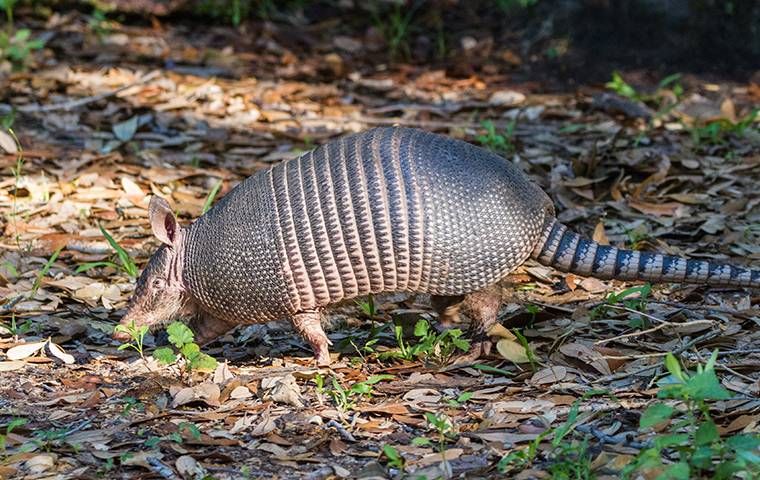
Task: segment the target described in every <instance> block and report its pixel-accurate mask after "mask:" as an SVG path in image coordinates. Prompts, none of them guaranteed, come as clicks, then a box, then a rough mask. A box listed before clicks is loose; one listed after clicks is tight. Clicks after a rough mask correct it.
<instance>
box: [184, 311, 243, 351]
mask: <svg viewBox="0 0 760 480" xmlns="http://www.w3.org/2000/svg"><path fill="white" fill-rule="evenodd" d="M188 326H189V327H190V330H192V331H193V336H194V340H195V343H197V344H198V345H205V344H207V343H210V342H213V341H214V340H216V339H217V338H219V337H221V336H222V335H224V334H225V333H227V332H229V331H230V330H232V328H233V327H234V325H231V324H229V323H227V322H225V321H224V320H220V319H218V318H214V317H212V316H210V315H207V314H205V313H200V314H198V315H196V316H194V317H193V318H192V319H191V320H190V322H188Z"/></svg>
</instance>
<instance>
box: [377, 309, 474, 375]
mask: <svg viewBox="0 0 760 480" xmlns="http://www.w3.org/2000/svg"><path fill="white" fill-rule="evenodd" d="M394 333H395V335H396V343H397V344H398V349H396V350H392V351H390V352H383V353H381V354H380V355H379V356H378V358H379V359H380V360H385V359H388V358H399V359H403V360H408V361H412V360H416V359H418V358H421V359H424V360H426V361H432V362H433V363H439V364H441V363H445V362H446V361H447V360H448V359H449V358H450V357H451V356H452V355H453V354H454V352H456V351H457V350H461V351H462V352H467V351H468V350H469V349H470V342H469V341H468V340H466V339H464V338H462V335H463V332H462V330H460V329H458V328H454V329H450V330H445V331H444V332H442V333H436V331H435V330H434V329H433V328H431V327H430V324H429V323H428V322H427V321H426V320H424V319H421V320H419V321H417V323H416V324H415V325H414V336H415V337H417V343H416V344H414V345H409V344H407V343H406V342H405V341H404V336H403V329H402V328H401V326H399V325H396V326H394Z"/></svg>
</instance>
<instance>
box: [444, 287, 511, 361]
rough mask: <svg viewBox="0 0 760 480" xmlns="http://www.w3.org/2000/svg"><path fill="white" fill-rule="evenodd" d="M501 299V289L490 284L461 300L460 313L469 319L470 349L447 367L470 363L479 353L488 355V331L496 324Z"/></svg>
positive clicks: (489, 345)
mask: <svg viewBox="0 0 760 480" xmlns="http://www.w3.org/2000/svg"><path fill="white" fill-rule="evenodd" d="M501 300H502V298H501V289H500V288H499V286H498V285H491V286H490V287H486V288H485V289H483V290H479V291H477V292H473V293H470V294H467V296H466V297H465V299H464V302H462V313H464V314H465V315H467V317H469V319H470V329H469V335H468V337H469V339H470V350H469V351H468V352H467V353H466V354H464V355H462V356H460V357H458V358H456V359H455V360H454V362H453V364H452V365H451V366H450V367H448V368H451V367H458V366H461V365H463V364H470V363H472V362H474V361H475V360H477V359H478V358H479V357H480V356H481V355H488V354H489V353H490V352H491V341H490V340H489V339H488V331H489V330H490V329H491V327H493V326H494V324H496V321H497V318H498V315H499V307H501Z"/></svg>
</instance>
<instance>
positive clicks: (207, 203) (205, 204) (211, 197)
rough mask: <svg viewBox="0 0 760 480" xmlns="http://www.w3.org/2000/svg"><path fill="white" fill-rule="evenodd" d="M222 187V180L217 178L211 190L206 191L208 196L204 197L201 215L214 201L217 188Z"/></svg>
mask: <svg viewBox="0 0 760 480" xmlns="http://www.w3.org/2000/svg"><path fill="white" fill-rule="evenodd" d="M221 188H222V180H219V181H218V182H216V185H214V188H212V189H211V191H210V192H209V193H208V196H207V197H206V201H205V202H203V209H202V210H201V215H203V214H204V213H206V212H208V211H209V209H210V208H211V205H212V204H213V203H214V198H216V195H217V194H218V193H219V189H221Z"/></svg>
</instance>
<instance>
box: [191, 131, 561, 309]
mask: <svg viewBox="0 0 760 480" xmlns="http://www.w3.org/2000/svg"><path fill="white" fill-rule="evenodd" d="M552 211H553V210H552V206H551V202H550V200H549V198H548V197H547V196H546V194H545V193H544V192H543V191H542V190H541V189H540V188H538V187H537V186H536V185H534V184H533V183H531V182H530V181H528V180H527V178H526V177H525V176H524V175H523V174H522V172H520V171H519V170H518V168H517V167H515V166H514V165H513V164H511V163H510V162H508V161H506V160H504V159H503V158H501V157H499V156H497V155H494V154H492V153H490V152H488V151H486V150H483V149H480V148H477V147H474V146H473V145H470V144H468V143H465V142H461V141H457V140H452V139H450V138H447V137H443V136H440V135H435V134H431V133H426V132H422V131H419V130H413V129H407V128H379V129H374V130H369V131H367V132H363V133H361V134H357V135H350V136H348V137H343V138H341V139H338V140H336V141H332V142H329V143H327V144H326V145H324V146H322V147H320V148H318V149H316V150H315V151H313V152H309V153H307V154H305V155H303V156H302V157H299V158H298V159H295V160H291V161H288V162H284V163H282V164H279V165H277V166H275V167H273V168H271V169H269V170H267V171H265V172H261V173H259V174H257V175H255V176H253V177H251V178H249V179H247V180H246V181H244V182H243V183H241V184H240V185H239V186H238V187H237V188H236V189H234V190H233V191H232V192H230V193H229V194H228V195H227V196H226V197H225V198H224V199H223V200H222V201H221V202H219V204H218V205H217V206H215V207H214V208H213V209H211V210H210V211H209V212H208V213H207V214H206V215H204V216H203V217H201V218H200V219H199V220H198V221H197V222H196V223H194V224H193V225H192V226H191V227H190V229H189V235H188V247H187V248H188V251H187V255H186V259H187V268H186V282H187V283H188V286H189V290H190V292H191V294H192V295H193V296H194V297H196V299H197V300H198V301H199V302H200V303H201V304H202V305H203V306H204V308H206V309H208V310H209V311H210V312H212V313H214V314H216V315H218V316H220V317H222V318H227V319H230V320H235V321H239V322H254V321H261V320H265V319H269V318H277V317H282V316H283V315H286V314H289V313H294V312H297V311H304V310H311V309H314V308H319V307H322V306H326V305H328V304H330V303H333V302H336V301H338V300H341V299H344V298H350V297H354V296H358V295H365V294H368V293H377V292H381V291H402V290H406V291H417V292H428V293H432V294H437V295H457V294H464V293H469V292H472V291H476V290H479V289H481V288H483V287H485V286H487V285H489V284H491V283H493V282H495V281H497V280H498V279H499V278H501V277H503V276H504V275H505V274H507V273H508V272H509V271H511V270H512V269H514V268H515V267H517V266H518V265H520V264H521V263H522V262H523V261H524V260H525V259H526V258H527V257H528V256H529V255H530V254H531V252H532V250H533V248H534V246H535V244H536V243H537V241H538V240H539V237H540V235H541V231H542V228H543V227H544V222H545V220H546V219H547V218H548V217H550V216H551V215H552Z"/></svg>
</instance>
